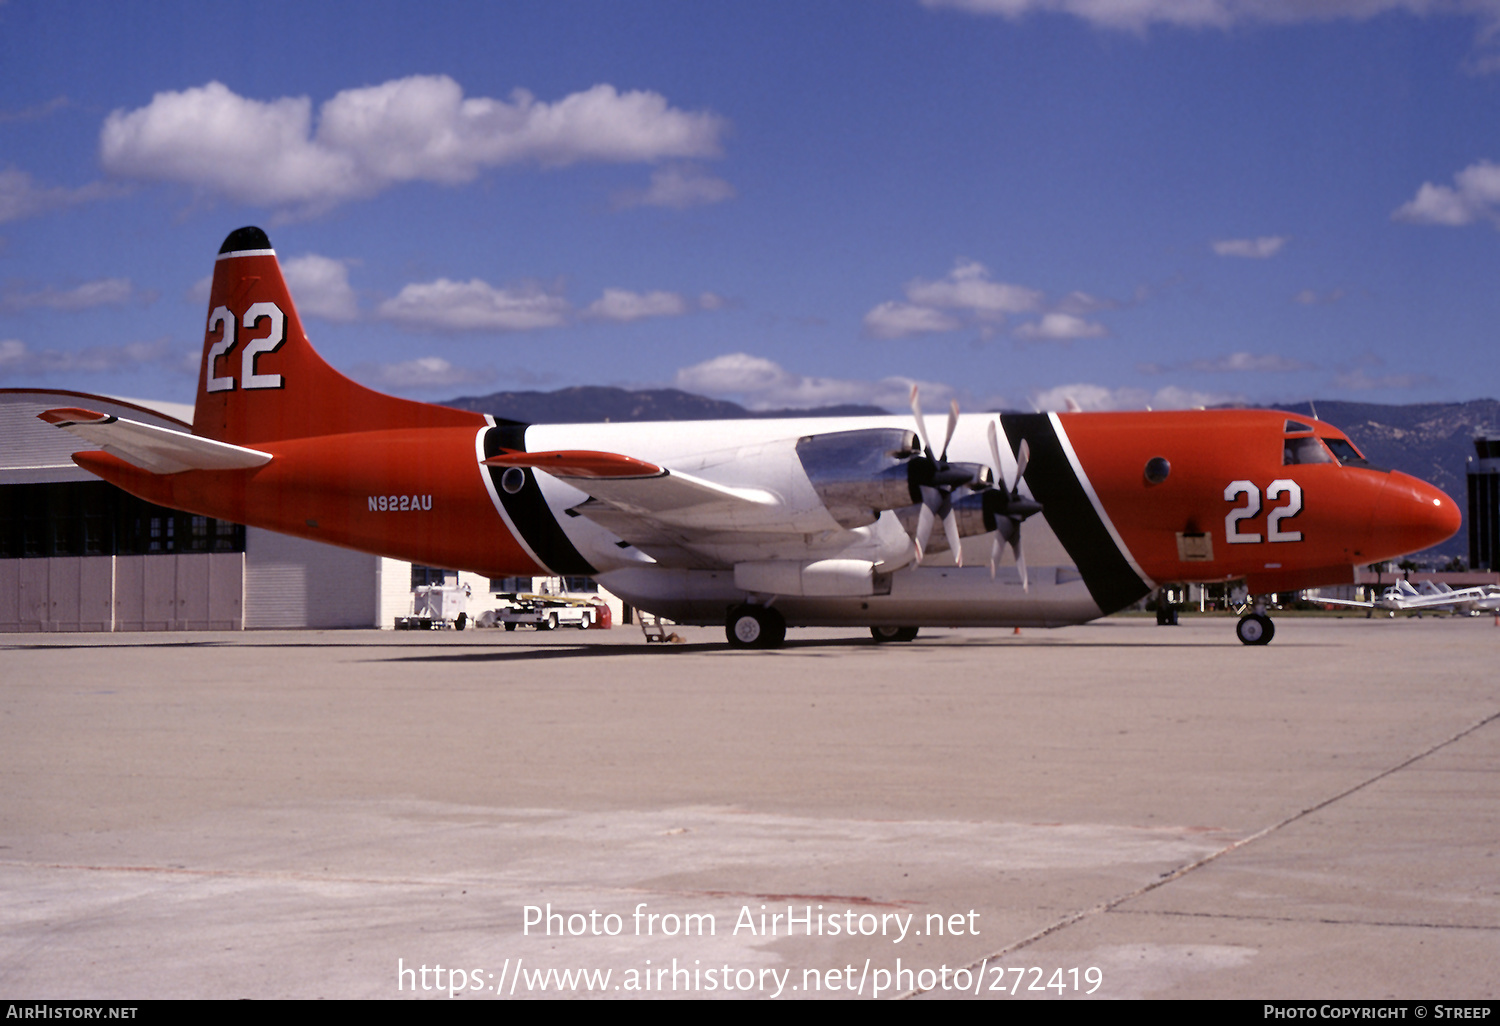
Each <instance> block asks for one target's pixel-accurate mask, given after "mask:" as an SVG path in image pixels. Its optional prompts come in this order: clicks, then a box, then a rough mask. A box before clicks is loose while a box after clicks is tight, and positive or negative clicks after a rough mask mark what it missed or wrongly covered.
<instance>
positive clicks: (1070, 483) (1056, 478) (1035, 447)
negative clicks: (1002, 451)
mask: <svg viewBox="0 0 1500 1026" xmlns="http://www.w3.org/2000/svg"><path fill="white" fill-rule="evenodd" d="M1000 423H1001V426H1002V427H1003V428H1004V429H1005V436H1006V438H1008V439H1009V440H1010V446H1011V451H1012V452H1014V451H1017V450H1019V449H1020V446H1021V439H1023V438H1024V439H1026V442H1027V444H1028V445H1029V446H1030V447H1031V460H1030V462H1029V463H1028V464H1027V465H1026V484H1027V487H1029V488H1030V489H1031V494H1032V495H1033V496H1034V497H1035V498H1036V500H1037V501H1038V502H1040V503H1041V504H1042V510H1043V513H1044V515H1045V516H1046V518H1047V525H1048V526H1049V527H1051V528H1052V533H1053V534H1055V535H1057V540H1058V541H1059V542H1061V543H1062V546H1063V548H1065V549H1067V550H1068V555H1069V556H1071V557H1072V558H1073V561H1074V563H1076V564H1077V566H1078V572H1079V573H1080V574H1082V575H1083V581H1084V584H1085V585H1087V586H1088V589H1089V594H1090V595H1092V596H1093V598H1094V602H1095V603H1096V604H1097V605H1098V606H1099V609H1100V610H1101V611H1102V612H1104V613H1105V614H1109V613H1113V612H1115V611H1116V610H1119V609H1124V608H1125V607H1126V606H1128V605H1130V604H1131V603H1132V602H1136V601H1138V600H1139V599H1141V598H1143V597H1145V596H1146V595H1147V594H1149V593H1150V591H1151V589H1150V588H1149V587H1147V586H1146V582H1145V581H1143V580H1141V578H1140V575H1139V574H1137V573H1136V572H1135V570H1134V569H1132V568H1131V566H1130V561H1129V560H1127V559H1126V558H1125V554H1124V553H1122V552H1121V551H1120V547H1119V546H1118V545H1116V544H1115V540H1114V538H1113V537H1111V535H1110V533H1109V528H1107V527H1106V526H1105V525H1104V521H1103V520H1101V519H1100V518H1099V512H1098V511H1097V510H1096V509H1094V504H1093V502H1092V501H1091V500H1090V499H1089V496H1088V492H1087V491H1085V490H1084V487H1083V484H1082V483H1081V482H1080V481H1079V480H1078V475H1077V474H1076V473H1074V471H1073V464H1072V463H1071V462H1070V461H1069V460H1068V454H1067V452H1066V451H1065V450H1064V449H1063V445H1062V441H1061V440H1060V439H1059V438H1058V437H1057V431H1056V430H1055V428H1054V427H1053V424H1052V419H1051V418H1050V417H1049V416H1047V414H1045V413H1017V414H1011V413H1007V414H1004V415H1002V416H1001V418H1000ZM1022 535H1023V536H1024V535H1025V530H1024V528H1023V530H1022Z"/></svg>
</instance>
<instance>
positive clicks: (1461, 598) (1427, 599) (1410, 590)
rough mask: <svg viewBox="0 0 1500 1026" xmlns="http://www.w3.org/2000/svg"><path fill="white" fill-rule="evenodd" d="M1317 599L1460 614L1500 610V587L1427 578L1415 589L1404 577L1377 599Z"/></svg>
mask: <svg viewBox="0 0 1500 1026" xmlns="http://www.w3.org/2000/svg"><path fill="white" fill-rule="evenodd" d="M1313 601H1314V602H1320V603H1324V604H1326V605H1334V606H1354V607H1356V608H1359V609H1383V610H1386V611H1387V612H1389V613H1390V614H1391V615H1392V616H1395V615H1396V614H1397V613H1404V612H1411V611H1414V610H1415V611H1418V612H1420V611H1423V610H1429V609H1432V610H1437V609H1448V610H1452V611H1453V612H1456V613H1467V614H1469V615H1477V614H1479V613H1487V612H1492V611H1497V612H1500V587H1496V586H1495V585H1480V586H1477V587H1473V588H1460V589H1457V590H1455V589H1454V588H1453V586H1452V585H1450V584H1447V583H1434V582H1432V581H1423V582H1422V583H1421V585H1420V586H1419V587H1415V588H1414V587H1412V585H1411V582H1410V581H1404V580H1403V581H1397V582H1396V583H1395V584H1392V585H1391V586H1390V587H1388V588H1386V589H1385V590H1384V591H1382V592H1381V593H1380V597H1379V598H1377V599H1375V600H1374V601H1373V602H1359V601H1356V600H1354V599H1333V598H1322V597H1318V598H1315V599H1313Z"/></svg>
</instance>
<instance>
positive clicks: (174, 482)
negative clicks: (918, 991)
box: [41, 228, 1460, 648]
mask: <svg viewBox="0 0 1500 1026" xmlns="http://www.w3.org/2000/svg"><path fill="white" fill-rule="evenodd" d="M208 310H209V312H208V321H207V324H206V331H205V336H204V342H203V365H202V369H201V371H200V374H199V379H198V392H197V401H196V411H195V414H194V417H193V431H192V434H186V433H182V432H174V431H170V430H166V429H163V428H157V427H151V426H148V425H145V424H139V423H134V422H131V421H129V420H125V419H120V418H116V417H113V416H105V415H103V414H100V413H96V412H93V411H90V410H86V409H56V410H49V411H48V412H46V413H44V414H42V415H41V416H42V418H43V419H44V420H46V421H48V422H50V423H52V424H55V425H57V426H58V427H61V428H64V429H65V430H68V431H71V432H73V433H74V434H75V435H78V436H80V437H82V438H84V439H86V440H87V441H89V442H91V443H93V444H95V445H97V446H98V450H97V451H81V452H78V453H77V454H75V455H74V457H73V458H74V460H75V461H76V462H77V463H78V465H79V466H81V467H83V468H84V469H86V470H89V471H91V472H92V473H94V474H97V475H98V476H99V477H102V478H104V479H105V480H106V481H110V482H113V483H114V484H116V485H118V486H119V487H121V488H123V489H125V490H126V491H128V492H130V493H132V494H134V495H137V496H139V497H141V498H143V499H146V500H148V501H151V502H155V503H159V504H161V505H164V506H170V507H174V508H176V509H181V510H186V511H188V512H191V513H195V514H200V515H204V516H210V517H217V518H220V519H224V520H231V521H235V522H238V523H243V524H252V525H255V526H258V527H264V528H267V529H269V530H272V531H280V532H282V533H285V534H291V535H296V536H298V537H302V538H308V539H312V540H315V541H321V542H328V543H331V544H334V545H342V546H347V547H349V548H353V549H359V550H361V551H364V552H371V553H378V554H381V555H385V556H391V557H394V558H397V559H403V560H410V561H412V562H415V563H420V564H425V565H428V566H443V567H455V568H461V569H466V570H471V571H474V572H477V573H480V574H485V575H487V576H490V577H504V576H511V575H527V574H570V575H572V574H587V575H592V576H593V577H595V578H596V579H597V580H598V581H599V583H600V584H602V585H603V586H604V587H606V588H608V589H609V590H610V591H612V592H614V593H615V594H616V595H619V596H620V597H621V598H623V599H624V600H625V601H626V602H629V603H631V604H632V605H634V606H637V607H639V608H641V609H645V610H649V611H651V612H655V613H658V614H660V615H662V616H664V617H668V618H670V619H672V620H675V621H677V622H679V623H687V624H719V623H722V624H724V625H725V629H726V633H727V635H728V638H729V644H730V645H732V646H735V647H740V648H768V647H774V646H776V645H779V644H781V643H782V641H783V640H784V639H785V636H786V629H787V627H789V626H813V625H821V626H861V627H868V628H870V630H871V632H872V633H873V634H874V636H875V638H876V639H877V640H881V641H909V640H911V639H912V638H913V637H915V636H916V633H917V630H918V628H920V627H925V626H981V625H983V626H1012V625H1015V626H1023V627H1054V626H1061V625H1064V624H1077V623H1083V622H1085V621H1088V620H1092V619H1094V618H1096V617H1100V616H1104V615H1106V614H1108V613H1112V612H1114V611H1116V610H1118V609H1122V608H1124V607H1125V606H1128V605H1130V604H1131V603H1133V602H1136V601H1137V600H1139V599H1140V598H1142V597H1143V596H1145V595H1147V594H1149V593H1150V592H1151V591H1152V590H1153V589H1154V588H1157V587H1159V586H1161V585H1164V584H1181V583H1186V582H1205V583H1206V582H1225V581H1243V582H1244V583H1245V585H1246V587H1247V588H1248V591H1249V593H1250V594H1251V595H1256V596H1263V595H1266V594H1268V593H1271V592H1278V591H1290V590H1294V589H1300V588H1308V587H1314V586H1318V585H1330V584H1340V583H1349V582H1351V581H1352V580H1353V568H1354V567H1355V566H1356V565H1359V564H1365V563H1372V562H1375V561H1378V560H1385V559H1390V558H1392V557H1394V556H1398V555H1401V554H1403V553H1407V552H1411V551H1414V550H1417V549H1422V548H1426V547H1428V546H1431V545H1435V544H1437V543H1438V542H1440V541H1442V540H1443V539H1445V538H1447V537H1448V536H1450V535H1452V534H1453V533H1454V532H1455V531H1457V530H1458V527H1459V522H1460V521H1459V511H1458V508H1457V506H1456V505H1455V504H1454V502H1453V500H1452V499H1450V498H1449V497H1448V496H1446V495H1444V494H1443V493H1442V492H1440V491H1438V490H1437V489H1436V488H1433V487H1432V486H1431V485H1428V484H1425V483H1423V482H1422V481H1419V480H1417V479H1416V478H1412V477H1408V476H1407V475H1405V474H1400V473H1396V472H1393V471H1388V470H1382V469H1379V468H1376V467H1372V466H1370V465H1369V464H1368V463H1367V462H1366V461H1365V459H1364V458H1363V457H1362V456H1361V454H1360V452H1359V450H1357V449H1356V448H1355V447H1354V446H1353V445H1352V444H1351V443H1350V442H1349V440H1348V439H1347V438H1346V437H1345V436H1344V434H1343V433H1342V432H1341V431H1339V430H1337V429H1336V428H1334V427H1332V426H1330V425H1328V424H1325V423H1322V422H1321V421H1318V420H1316V419H1313V418H1308V417H1303V416H1299V415H1292V414H1287V413H1277V412H1272V411H1264V410H1218V411H1178V412H1159V413H1152V412H1143V413H1037V414H1010V413H1005V414H980V415H976V414H969V415H966V416H960V415H959V413H958V407H957V405H956V404H955V405H954V406H953V407H952V408H951V410H950V411H949V415H948V418H947V426H946V429H945V430H944V432H943V435H942V438H941V439H938V438H937V437H936V436H935V435H932V434H929V433H928V425H927V424H926V423H925V421H924V418H923V416H922V412H921V407H920V404H919V401H918V396H917V392H916V389H915V388H914V389H913V390H912V397H911V398H912V403H911V405H912V417H911V418H910V419H908V418H907V417H906V416H905V415H904V414H903V415H901V416H890V417H863V418H849V419H833V420H830V419H825V418H818V419H811V418H809V419H802V420H797V419H788V420H745V421H710V422H703V423H694V424H685V423H681V422H676V423H658V424H532V425H528V424H522V423H515V422H510V421H503V420H497V419H496V418H494V417H490V416H486V415H483V414H478V413H473V412H469V411H464V410H455V409H450V408H447V407H443V406H435V405H430V404H427V403H420V402H414V401H411V400H407V399H399V398H395V397H393V396H387V395H382V394H381V393H378V392H375V391H372V390H370V389H368V388H365V387H363V386H361V385H358V384H356V383H354V382H353V381H351V380H349V379H348V378H346V377H344V376H343V375H342V374H340V373H339V372H338V371H336V370H334V369H333V368H332V367H330V366H329V365H328V364H327V363H325V362H324V361H323V359H322V358H321V357H320V356H319V355H318V354H317V353H316V352H315V351H314V350H313V347H312V345H311V344H310V343H309V342H308V339H307V336H306V334H305V333H304V332H303V329H302V322H301V320H300V319H299V318H298V316H297V311H296V308H295V307H294V306H293V305H292V298H291V296H290V294H289V293H288V291H287V287H286V283H285V281H284V280H283V278H282V274H281V267H280V264H279V263H278V262H277V259H276V253H275V251H274V250H273V249H272V248H271V243H270V240H269V239H267V238H266V235H265V233H264V232H263V231H261V230H260V229H259V228H241V229H239V230H238V231H235V232H234V233H232V234H231V235H230V236H229V238H228V239H226V240H225V242H224V245H223V248H222V249H220V251H219V256H218V262H217V264H216V266H215V270H214V278H213V292H212V295H211V296H210V297H209V301H208ZM939 526H940V528H941V529H940V530H934V528H937V527H939ZM1023 536H1024V538H1025V540H1024V542H1023V540H1022V539H1023ZM1007 549H1009V550H1010V552H1011V553H1013V558H1012V557H1011V556H1008V555H1006V551H1005V550H1007ZM1028 557H1029V558H1028ZM1002 563H1003V565H1001V564H1002ZM1273 629H1274V628H1273V625H1272V623H1271V620H1270V619H1269V618H1268V617H1267V616H1266V615H1265V613H1264V603H1258V604H1257V607H1256V611H1255V612H1254V613H1252V614H1250V615H1248V616H1245V617H1244V618H1242V619H1241V620H1240V621H1239V624H1238V627H1237V634H1238V636H1239V639H1240V640H1241V641H1242V642H1244V643H1245V644H1247V645H1256V644H1265V643H1266V642H1268V641H1270V640H1271V636H1272V633H1273Z"/></svg>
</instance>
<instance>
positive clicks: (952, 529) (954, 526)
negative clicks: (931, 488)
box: [924, 507, 964, 566]
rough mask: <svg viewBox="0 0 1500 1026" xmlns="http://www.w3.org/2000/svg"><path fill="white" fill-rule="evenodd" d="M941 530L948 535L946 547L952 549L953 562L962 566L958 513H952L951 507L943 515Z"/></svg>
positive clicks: (962, 555) (961, 540)
mask: <svg viewBox="0 0 1500 1026" xmlns="http://www.w3.org/2000/svg"><path fill="white" fill-rule="evenodd" d="M924 508H925V507H924ZM943 531H944V533H946V534H947V535H948V547H949V548H950V549H952V550H953V562H954V563H955V564H956V565H957V566H963V565H964V550H963V539H962V538H960V537H959V535H958V514H956V513H954V512H953V510H952V508H951V507H950V508H949V510H948V512H947V513H946V514H945V515H944V516H943Z"/></svg>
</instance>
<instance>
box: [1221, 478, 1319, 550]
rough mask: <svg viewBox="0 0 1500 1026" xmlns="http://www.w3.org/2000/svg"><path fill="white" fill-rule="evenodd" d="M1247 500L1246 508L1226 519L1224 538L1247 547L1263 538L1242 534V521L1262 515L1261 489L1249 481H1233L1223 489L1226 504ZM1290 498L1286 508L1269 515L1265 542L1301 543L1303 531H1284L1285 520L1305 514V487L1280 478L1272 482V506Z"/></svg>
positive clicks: (1268, 494)
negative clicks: (1303, 500)
mask: <svg viewBox="0 0 1500 1026" xmlns="http://www.w3.org/2000/svg"><path fill="white" fill-rule="evenodd" d="M1242 495H1243V496H1244V497H1245V500H1246V501H1245V504H1244V505H1243V506H1240V507H1239V508H1238V509H1232V510H1230V511H1229V515H1228V516H1226V517H1225V518H1224V535H1225V540H1226V541H1228V542H1229V544H1231V545H1234V544H1237V543H1238V544H1244V543H1246V542H1258V541H1260V540H1261V537H1260V534H1259V533H1257V532H1254V531H1242V530H1240V521H1242V520H1249V519H1250V518H1251V517H1254V516H1256V515H1257V514H1259V513H1260V489H1259V488H1257V487H1256V486H1255V485H1254V484H1252V483H1251V482H1249V481H1231V482H1229V486H1228V487H1227V488H1225V489H1224V501H1225V502H1234V501H1235V500H1236V499H1238V498H1239V497H1240V496H1242ZM1283 495H1285V496H1286V497H1287V501H1286V504H1285V505H1284V506H1278V507H1276V508H1275V509H1273V510H1271V512H1270V513H1268V514H1267V515H1266V537H1265V540H1266V541H1272V542H1298V541H1301V540H1302V532H1301V531H1286V530H1283V529H1282V527H1281V522H1282V521H1283V520H1290V519H1291V518H1292V517H1294V516H1296V515H1297V514H1298V513H1301V512H1302V486H1301V485H1299V484H1298V483H1297V482H1296V481H1290V480H1287V479H1286V478H1279V479H1277V480H1275V481H1272V482H1271V486H1270V487H1269V488H1267V489H1266V501H1268V502H1272V501H1275V500H1276V499H1279V498H1281V497H1282V496H1283Z"/></svg>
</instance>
